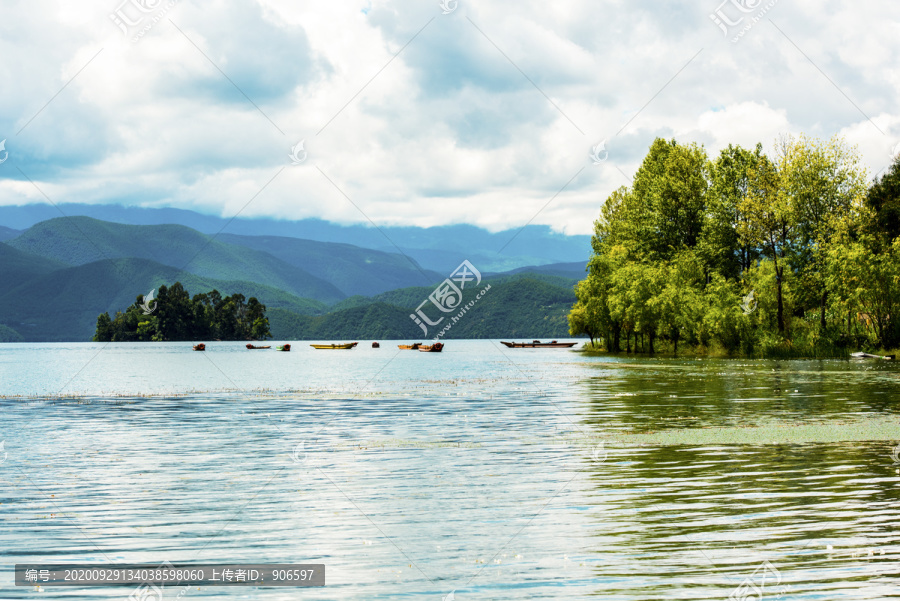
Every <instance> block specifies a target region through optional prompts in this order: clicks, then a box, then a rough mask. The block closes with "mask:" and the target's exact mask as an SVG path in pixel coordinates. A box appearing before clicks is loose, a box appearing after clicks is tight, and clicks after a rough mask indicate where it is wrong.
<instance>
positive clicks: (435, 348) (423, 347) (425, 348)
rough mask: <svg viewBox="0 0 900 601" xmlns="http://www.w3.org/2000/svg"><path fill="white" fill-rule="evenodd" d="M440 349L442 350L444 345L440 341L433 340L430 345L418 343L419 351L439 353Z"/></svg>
mask: <svg viewBox="0 0 900 601" xmlns="http://www.w3.org/2000/svg"><path fill="white" fill-rule="evenodd" d="M442 350H444V345H443V344H442V343H440V342H435V343H434V344H432V345H431V346H427V345H425V344H420V345H419V352H422V353H440V352H441V351H442Z"/></svg>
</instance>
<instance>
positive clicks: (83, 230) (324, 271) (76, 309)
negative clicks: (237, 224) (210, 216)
mask: <svg viewBox="0 0 900 601" xmlns="http://www.w3.org/2000/svg"><path fill="white" fill-rule="evenodd" d="M50 208H51V209H52V207H50ZM4 209H10V208H9V207H3V208H0V215H2V214H3V213H4ZM17 209H19V211H18V214H19V217H18V218H17V219H18V220H13V221H12V223H13V224H14V227H9V226H3V228H2V229H0V237H2V239H3V241H0V326H2V327H0V341H2V340H11V341H15V340H28V341H84V340H89V339H90V337H91V335H92V334H93V331H94V327H95V325H96V320H97V315H99V314H100V313H103V312H109V313H110V315H114V314H115V312H117V311H123V310H124V309H125V308H127V307H128V306H129V305H131V304H132V303H133V302H134V301H135V298H136V297H137V296H138V295H139V294H146V293H147V292H149V291H150V290H151V289H156V288H159V287H160V286H161V285H171V284H173V283H175V282H176V281H179V282H181V283H182V284H183V285H184V286H185V288H186V289H187V290H188V291H189V292H190V293H191V294H198V293H200V292H206V291H209V290H212V289H217V290H219V291H220V292H221V293H222V294H225V295H229V294H234V293H240V294H243V295H244V296H245V297H248V298H249V297H251V296H255V297H257V298H258V299H259V300H260V302H262V303H263V304H265V305H266V306H267V307H268V308H269V316H270V322H271V324H272V333H273V336H275V337H276V338H282V339H309V338H331V337H350V338H363V339H364V338H371V337H379V338H391V337H394V338H406V337H410V338H422V332H421V330H420V329H419V328H418V327H417V326H416V325H415V323H414V322H413V321H412V320H410V318H409V314H410V313H411V312H412V311H413V310H414V309H415V308H416V307H417V306H418V305H419V304H420V303H421V302H422V301H423V300H424V299H426V298H427V297H428V294H430V293H431V291H432V290H433V289H434V286H435V285H436V284H437V283H438V282H441V281H443V279H444V278H446V277H447V276H448V275H449V274H450V272H451V271H452V270H453V269H455V268H456V267H457V266H458V265H459V264H460V263H461V262H462V260H464V259H468V258H469V256H467V255H465V254H463V253H462V252H461V251H458V250H457V251H435V252H436V253H438V255H440V256H437V255H433V256H432V259H431V260H432V264H440V263H441V262H444V263H447V264H449V265H450V267H449V268H447V269H443V271H437V270H433V269H429V268H426V267H424V266H423V265H421V264H420V263H419V261H418V260H417V259H416V258H415V257H414V256H413V255H416V254H417V253H421V252H422V249H421V248H420V249H418V251H417V253H413V252H409V253H407V252H404V253H400V252H397V251H396V249H394V251H395V252H386V251H385V250H378V249H374V248H365V247H361V246H357V245H354V244H348V243H338V242H326V241H316V240H310V239H300V238H294V237H289V236H276V235H260V236H255V235H247V234H234V233H225V232H223V233H218V234H216V232H213V234H206V233H202V232H200V231H197V230H196V229H193V228H191V227H188V226H186V225H183V224H153V225H135V224H124V223H113V222H109V221H103V220H99V219H94V218H91V217H86V216H73V217H56V218H51V219H49V220H46V221H40V222H38V223H35V224H33V225H31V226H28V225H27V222H26V221H23V219H24V217H23V216H25V215H37V214H42V213H44V212H46V211H38V210H36V209H35V208H34V207H31V208H28V210H27V211H25V210H24V209H25V207H18V208H17ZM54 210H55V209H54ZM163 211H166V210H163ZM13 213H16V211H13ZM178 213H179V214H180V215H181V216H185V215H186V214H189V215H188V216H189V217H190V219H191V220H194V221H203V220H204V219H206V218H205V217H204V216H202V215H198V214H190V212H188V211H179V212H178ZM7 214H9V212H8V211H7ZM209 224H215V222H213V221H210V222H208V224H207V225H209ZM257 225H258V224H257ZM282 225H284V224H282ZM288 225H290V224H288ZM313 225H314V224H304V225H302V226H297V225H296V223H295V224H293V226H296V227H301V229H302V228H303V227H307V228H310V227H313ZM319 225H321V226H322V227H321V228H320V230H319V233H320V235H321V236H327V235H331V234H329V233H328V232H331V233H333V232H334V231H336V229H335V228H339V227H340V226H334V225H332V224H324V222H319ZM23 226H25V227H24V228H23ZM19 228H22V229H19ZM354 228H356V229H354ZM219 229H221V225H220V226H219ZM230 229H231V228H230V227H229V230H230ZM244 229H251V230H252V229H254V228H253V227H250V226H249V225H245V227H244ZM276 229H277V228H276ZM313 229H315V228H313ZM365 229H366V228H361V227H360V226H354V227H351V228H345V230H346V231H350V232H354V233H359V231H362V230H365ZM398 229H403V230H415V229H416V228H398ZM431 229H432V230H434V231H431V232H430V234H429V235H431V236H432V237H434V238H436V239H437V238H443V239H447V238H453V237H454V235H456V234H460V233H463V234H465V236H468V237H467V238H466V239H467V240H469V242H470V243H471V244H473V245H477V244H482V245H483V244H487V243H489V242H493V241H496V238H493V236H497V235H496V234H489V233H487V232H484V231H482V230H477V228H470V227H469V226H461V227H460V228H457V227H455V226H454V228H451V229H449V230H445V229H442V228H431ZM469 230H477V231H475V232H471V231H469ZM526 230H527V228H526ZM374 231H375V233H376V234H377V235H378V236H380V237H381V238H382V239H384V236H383V235H382V234H381V233H378V231H377V230H374ZM425 231H426V230H421V231H412V232H406V234H405V235H407V236H408V238H406V239H407V240H412V241H413V243H417V244H425V243H426V240H424V239H422V238H421V237H420V236H422V235H423V232H425ZM323 232H324V233H323ZM394 233H396V232H394ZM365 234H366V236H368V238H366V236H363V235H362V234H360V237H363V238H366V239H367V240H369V241H370V242H371V241H373V240H375V238H373V237H372V236H371V234H372V232H365ZM522 235H525V236H530V237H531V238H532V242H533V239H534V237H535V236H537V237H540V236H541V235H542V234H541V233H540V232H527V234H526V232H525V231H523V233H522ZM465 236H464V237H465ZM563 238H565V237H563ZM479 240H480V242H479ZM456 244H459V242H458V241H457V242H456ZM567 245H569V246H572V247H573V248H574V247H576V246H578V245H579V243H578V242H577V241H576V242H574V243H573V242H572V241H570V240H565V239H563V240H561V241H559V244H557V247H556V250H557V251H558V252H560V253H562V256H566V255H565V254H564V253H563V250H565V248H566V247H567ZM509 246H510V247H512V244H510V245H509ZM479 248H482V249H483V248H485V247H484V246H481V247H479ZM504 252H505V251H504ZM541 252H543V251H541ZM567 252H572V251H567ZM532 254H540V253H539V252H537V249H534V250H533V251H532ZM436 256H437V258H435V257H436ZM547 258H548V255H546V254H545V255H543V256H542V257H540V258H538V259H536V260H540V261H546V260H547ZM586 258H587V252H584V255H583V258H582V260H581V261H580V262H567V263H555V264H546V263H543V264H541V265H540V266H537V267H518V268H516V269H515V270H513V271H512V272H510V273H507V274H496V273H491V272H490V271H489V270H488V269H486V268H484V267H483V266H482V265H480V264H478V262H477V260H475V259H469V260H470V261H472V263H474V264H475V265H476V267H477V268H478V269H480V270H482V272H483V276H484V277H485V280H486V281H488V282H490V283H491V286H492V289H491V293H490V295H488V296H487V297H485V299H484V300H483V301H481V305H480V307H479V309H480V311H479V312H477V313H473V316H472V318H471V319H469V318H467V319H466V320H465V323H464V324H460V326H459V327H457V328H456V329H455V331H454V332H453V335H448V337H451V338H452V337H457V338H459V337H500V336H507V335H509V336H512V335H515V334H516V333H519V335H521V336H526V337H527V336H554V337H560V336H565V335H566V330H567V328H566V324H565V314H566V313H567V311H568V309H569V307H570V306H571V303H572V302H574V294H573V293H572V288H571V287H572V285H573V284H574V282H575V281H576V280H577V279H580V278H581V277H583V274H584V265H585V262H586ZM509 260H510V261H512V262H513V263H515V262H521V261H523V260H525V259H523V257H522V256H516V257H511V258H510V259H509ZM503 262H504V261H500V263H503ZM483 285H484V284H482V286H483ZM466 292H467V293H468V292H469V291H468V290H467V291H466ZM501 299H502V300H503V302H500V301H501Z"/></svg>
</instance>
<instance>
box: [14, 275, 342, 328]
mask: <svg viewBox="0 0 900 601" xmlns="http://www.w3.org/2000/svg"><path fill="white" fill-rule="evenodd" d="M176 281H180V282H182V284H184V286H185V287H186V288H187V289H188V290H190V291H191V293H193V294H197V293H200V292H208V291H210V290H212V289H217V290H219V292H221V293H222V294H223V295H231V294H235V293H240V294H243V295H245V296H247V297H250V296H255V297H257V298H258V299H259V301H260V302H261V303H263V304H265V305H267V306H269V307H273V308H281V309H285V310H289V311H291V312H294V313H295V314H303V313H307V314H315V313H321V312H323V311H324V310H326V305H324V304H323V303H321V302H318V301H314V300H310V299H303V298H299V297H296V296H294V295H291V294H289V293H287V292H284V291H283V290H279V289H277V288H273V287H271V286H264V285H260V284H257V283H255V282H246V281H230V282H229V281H222V280H216V279H212V278H201V277H199V276H196V275H194V274H190V273H187V272H183V271H179V270H177V269H174V268H172V267H168V266H166V265H161V264H159V263H156V262H153V261H148V260H145V259H117V260H114V261H97V262H94V263H89V264H87V265H81V266H78V267H69V268H65V269H61V270H59V271H54V272H52V273H49V274H46V275H42V276H38V277H35V278H32V279H29V280H28V281H26V282H25V283H23V284H20V285H19V286H16V287H14V288H12V289H5V288H4V289H0V323H3V324H5V325H6V326H8V327H11V328H13V329H14V330H16V331H18V332H19V333H20V334H22V336H24V337H25V339H26V340H31V341H70V340H76V341H82V340H84V341H86V340H90V339H91V336H92V335H93V333H94V329H95V326H96V323H97V316H98V315H99V314H100V313H104V312H110V314H114V313H115V312H116V311H118V310H122V309H123V308H124V307H127V306H128V305H130V304H132V303H133V302H134V300H135V298H136V297H137V296H138V295H140V294H147V293H148V292H150V290H152V289H155V288H159V286H160V285H162V284H167V285H171V284H172V283H174V282H176Z"/></svg>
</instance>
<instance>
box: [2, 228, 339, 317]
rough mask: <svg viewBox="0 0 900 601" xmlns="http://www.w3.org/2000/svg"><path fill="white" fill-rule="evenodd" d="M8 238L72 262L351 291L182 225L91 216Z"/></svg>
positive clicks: (309, 290) (320, 296)
mask: <svg viewBox="0 0 900 601" xmlns="http://www.w3.org/2000/svg"><path fill="white" fill-rule="evenodd" d="M8 244H9V245H10V246H12V247H14V248H16V249H19V250H22V251H26V252H30V253H33V254H36V255H40V256H42V257H45V258H48V259H52V260H55V261H60V262H63V263H66V264H67V265H71V266H78V265H86V264H88V263H93V262H96V261H101V260H104V259H107V260H108V259H120V258H139V259H148V260H151V261H155V262H157V263H160V264H162V265H168V266H170V267H175V268H177V269H181V270H184V271H188V272H190V273H194V274H196V275H198V276H201V277H206V278H215V279H218V280H226V281H233V280H244V281H249V282H258V283H260V284H264V285H267V286H274V287H276V288H281V289H282V290H284V291H286V292H289V293H291V294H295V295H297V296H301V297H304V298H312V299H315V300H319V301H323V302H334V301H337V300H339V299H341V298H343V297H344V296H345V294H343V293H342V292H341V291H340V290H338V289H337V288H336V287H335V286H333V285H331V284H329V283H328V282H326V281H324V280H322V279H320V278H317V277H315V276H313V275H312V274H310V273H309V272H307V271H304V270H303V269H300V268H298V267H295V266H294V265H290V264H288V263H285V262H284V261H281V260H279V259H276V258H275V257H273V256H272V255H270V254H268V253H264V252H260V251H257V250H253V249H249V248H246V247H240V246H235V245H233V244H226V243H224V242H221V241H219V240H216V239H214V238H213V237H212V236H207V235H205V234H201V233H200V232H198V231H196V230H192V229H190V228H188V227H184V226H180V225H123V224H119V223H109V222H106V221H99V220H97V219H91V218H89V217H68V218H58V219H51V220H49V221H42V222H41V223H38V224H36V225H34V226H33V227H31V228H30V229H28V230H27V231H25V232H24V233H23V234H22V235H21V236H19V237H18V238H14V239H12V240H10V241H9V242H8Z"/></svg>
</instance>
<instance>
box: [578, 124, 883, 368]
mask: <svg viewBox="0 0 900 601" xmlns="http://www.w3.org/2000/svg"><path fill="white" fill-rule="evenodd" d="M592 250H593V252H592V255H591V260H590V262H589V264H588V277H587V278H586V279H584V280H582V281H581V282H579V283H578V284H577V286H576V287H575V293H576V296H577V299H578V300H577V302H576V303H575V305H574V306H573V308H572V310H571V311H570V313H569V330H570V333H571V334H572V335H574V336H577V335H587V336H589V337H590V338H591V346H592V347H593V348H603V349H606V350H608V351H612V352H620V351H629V352H630V351H631V350H632V349H634V350H635V351H637V350H638V349H640V350H641V351H642V352H649V353H653V352H657V351H660V350H666V351H669V352H674V353H676V354H677V353H678V352H679V349H681V351H682V352H683V351H684V350H689V352H692V353H708V352H715V353H721V354H744V355H755V356H765V357H799V356H807V357H809V356H812V357H816V356H836V355H837V356H839V355H846V354H847V353H848V352H849V349H851V348H866V349H874V348H879V347H880V348H894V347H896V346H898V344H900V316H898V309H900V158H895V159H894V162H893V164H892V165H891V167H890V168H889V170H888V172H887V174H886V175H885V176H884V177H882V178H880V179H878V178H876V179H875V180H874V181H873V182H872V183H871V185H869V184H868V182H867V175H866V172H865V169H863V168H862V167H861V166H860V157H859V154H858V152H857V151H856V149H855V148H852V147H850V146H848V145H847V144H846V143H845V142H844V141H843V140H842V139H840V138H837V137H836V138H833V139H831V140H827V141H824V140H818V139H813V138H808V137H805V136H800V137H797V138H791V137H784V138H782V139H780V140H779V141H778V142H777V143H776V148H775V152H774V156H772V157H769V156H767V155H766V154H765V153H764V152H763V149H762V145H759V144H758V145H757V146H756V148H755V149H753V150H748V149H745V148H741V147H740V146H731V145H729V146H728V148H726V149H724V150H722V152H721V153H720V154H719V156H718V157H717V158H715V160H710V159H709V158H708V157H707V154H706V151H705V150H704V148H703V147H701V146H697V145H696V144H690V145H684V144H679V143H678V142H676V141H675V140H663V139H657V140H656V141H654V143H653V144H652V146H651V147H650V150H649V152H648V154H647V156H646V157H645V158H644V161H643V164H642V165H641V167H640V169H638V171H637V173H636V175H635V178H634V181H633V185H632V186H631V187H630V188H627V187H622V188H620V189H619V190H616V191H615V192H613V193H612V194H611V195H610V196H609V198H607V199H606V202H605V203H604V205H603V207H602V209H601V213H600V217H599V218H598V219H597V220H596V221H595V222H594V236H593V238H592ZM685 347H688V348H685Z"/></svg>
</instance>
